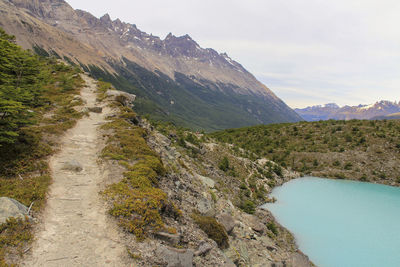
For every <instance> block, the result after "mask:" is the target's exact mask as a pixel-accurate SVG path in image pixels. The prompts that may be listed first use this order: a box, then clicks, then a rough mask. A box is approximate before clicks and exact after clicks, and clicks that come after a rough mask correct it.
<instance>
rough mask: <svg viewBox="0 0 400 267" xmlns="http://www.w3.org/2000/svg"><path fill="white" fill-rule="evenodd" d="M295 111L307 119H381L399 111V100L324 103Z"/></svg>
mask: <svg viewBox="0 0 400 267" xmlns="http://www.w3.org/2000/svg"><path fill="white" fill-rule="evenodd" d="M295 111H296V112H297V113H298V114H299V115H300V116H302V117H303V118H304V119H305V120H307V121H319V120H329V119H335V120H351V119H360V120H369V119H383V118H385V116H388V115H390V114H393V113H398V112H400V102H399V103H397V102H391V101H379V102H376V103H375V104H371V105H358V106H344V107H339V106H338V105H336V104H334V103H331V104H326V105H323V106H321V105H319V106H312V107H307V108H304V109H295Z"/></svg>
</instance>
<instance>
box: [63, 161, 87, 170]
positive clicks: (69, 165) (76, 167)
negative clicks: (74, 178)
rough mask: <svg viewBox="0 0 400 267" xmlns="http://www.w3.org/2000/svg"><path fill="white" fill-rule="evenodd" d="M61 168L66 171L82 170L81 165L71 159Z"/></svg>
mask: <svg viewBox="0 0 400 267" xmlns="http://www.w3.org/2000/svg"><path fill="white" fill-rule="evenodd" d="M62 169H63V170H68V171H74V172H80V171H82V170H83V167H82V165H81V164H80V163H79V162H77V161H76V160H74V159H73V160H70V161H68V162H65V163H64V165H63V167H62Z"/></svg>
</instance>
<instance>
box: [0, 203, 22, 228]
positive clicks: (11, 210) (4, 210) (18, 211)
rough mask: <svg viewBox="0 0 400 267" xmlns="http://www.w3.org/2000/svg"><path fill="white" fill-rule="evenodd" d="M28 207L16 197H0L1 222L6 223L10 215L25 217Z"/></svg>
mask: <svg viewBox="0 0 400 267" xmlns="http://www.w3.org/2000/svg"><path fill="white" fill-rule="evenodd" d="M27 215H28V208H27V207H26V206H24V205H23V204H21V203H20V202H18V201H17V200H15V199H12V198H8V197H0V224H2V223H5V222H6V220H7V219H8V218H10V217H14V218H25V216H27Z"/></svg>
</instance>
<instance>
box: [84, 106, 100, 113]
mask: <svg viewBox="0 0 400 267" xmlns="http://www.w3.org/2000/svg"><path fill="white" fill-rule="evenodd" d="M88 110H89V111H90V112H93V113H101V112H103V108H102V107H89V108H88Z"/></svg>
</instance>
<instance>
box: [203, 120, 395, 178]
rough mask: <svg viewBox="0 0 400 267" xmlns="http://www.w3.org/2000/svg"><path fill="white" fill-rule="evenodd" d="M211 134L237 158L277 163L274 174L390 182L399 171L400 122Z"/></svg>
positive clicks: (322, 123) (309, 125) (259, 128)
mask: <svg viewBox="0 0 400 267" xmlns="http://www.w3.org/2000/svg"><path fill="white" fill-rule="evenodd" d="M209 136H210V137H213V138H215V139H217V140H218V141H220V142H222V143H229V144H233V145H234V147H233V148H232V151H233V152H234V153H235V154H236V155H238V156H241V157H246V158H249V159H250V160H252V161H254V160H256V159H260V158H267V159H269V160H272V161H274V162H276V163H277V164H278V165H276V166H273V168H272V172H274V173H275V174H277V175H278V176H281V175H282V170H281V168H280V166H282V167H284V168H287V169H291V170H294V171H297V172H300V173H303V174H311V175H315V176H322V177H331V178H340V179H343V178H347V179H357V180H361V181H366V180H370V181H373V180H375V181H380V182H382V183H391V182H393V181H394V182H397V179H396V178H397V177H398V173H399V172H400V157H399V153H400V151H399V149H398V144H399V143H400V121H398V120H391V121H384V120H383V121H367V120H350V121H336V120H329V121H319V122H298V123H284V124H272V125H260V126H254V127H246V128H240V129H229V130H225V131H220V132H216V133H212V134H210V135H209ZM238 148H241V150H240V149H238Z"/></svg>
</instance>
